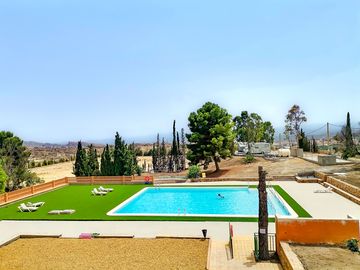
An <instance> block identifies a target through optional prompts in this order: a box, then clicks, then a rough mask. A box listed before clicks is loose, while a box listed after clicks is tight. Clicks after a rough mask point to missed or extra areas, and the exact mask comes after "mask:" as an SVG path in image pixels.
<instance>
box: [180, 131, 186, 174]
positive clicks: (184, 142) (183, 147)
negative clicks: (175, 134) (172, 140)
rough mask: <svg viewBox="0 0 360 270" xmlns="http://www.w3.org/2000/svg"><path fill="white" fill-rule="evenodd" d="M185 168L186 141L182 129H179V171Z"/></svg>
mask: <svg viewBox="0 0 360 270" xmlns="http://www.w3.org/2000/svg"><path fill="white" fill-rule="evenodd" d="M185 168H186V140H185V132H184V129H183V128H182V129H181V169H182V170H185Z"/></svg>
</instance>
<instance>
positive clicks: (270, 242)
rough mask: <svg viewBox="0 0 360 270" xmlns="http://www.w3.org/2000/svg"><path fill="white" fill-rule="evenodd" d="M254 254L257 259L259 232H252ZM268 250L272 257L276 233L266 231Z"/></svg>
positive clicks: (274, 249)
mask: <svg viewBox="0 0 360 270" xmlns="http://www.w3.org/2000/svg"><path fill="white" fill-rule="evenodd" d="M254 249H255V250H254V255H255V259H256V260H258V259H259V234H258V233H254ZM268 251H269V254H270V256H271V257H272V256H273V255H274V254H275V253H276V234H275V233H268Z"/></svg>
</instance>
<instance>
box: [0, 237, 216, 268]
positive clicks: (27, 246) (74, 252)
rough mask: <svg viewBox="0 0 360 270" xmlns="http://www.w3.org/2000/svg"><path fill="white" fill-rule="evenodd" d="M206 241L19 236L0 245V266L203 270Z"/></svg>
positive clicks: (206, 248) (205, 256)
mask: <svg viewBox="0 0 360 270" xmlns="http://www.w3.org/2000/svg"><path fill="white" fill-rule="evenodd" d="M208 244H209V243H208V241H207V240H206V241H203V240H196V239H195V240H193V239H136V238H135V239H126V238H123V239H119V238H111V239H91V240H87V239H81V240H80V239H57V238H34V239H19V240H17V241H15V242H13V243H11V244H9V245H7V246H4V247H2V248H0V269H7V270H12V269H17V270H19V269H28V270H31V269H196V270H199V269H205V267H206V262H207V253H208Z"/></svg>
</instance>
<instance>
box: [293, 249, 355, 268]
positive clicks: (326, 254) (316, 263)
mask: <svg viewBox="0 0 360 270" xmlns="http://www.w3.org/2000/svg"><path fill="white" fill-rule="evenodd" d="M291 248H292V250H293V251H294V252H295V253H296V255H297V256H298V257H299V259H300V261H301V263H302V264H303V265H304V268H305V269H307V270H324V269H347V270H358V269H360V255H359V254H358V253H353V252H351V251H349V250H347V249H345V248H341V247H336V246H302V245H292V246H291Z"/></svg>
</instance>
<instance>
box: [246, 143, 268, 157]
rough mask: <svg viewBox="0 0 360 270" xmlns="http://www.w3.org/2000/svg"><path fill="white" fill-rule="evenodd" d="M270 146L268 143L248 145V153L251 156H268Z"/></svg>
mask: <svg viewBox="0 0 360 270" xmlns="http://www.w3.org/2000/svg"><path fill="white" fill-rule="evenodd" d="M270 152H271V146H270V143H265V142H259V143H252V144H250V153H251V154H263V155H266V154H270Z"/></svg>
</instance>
